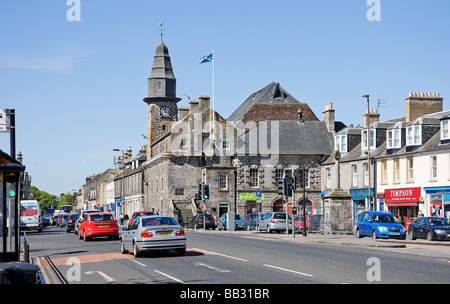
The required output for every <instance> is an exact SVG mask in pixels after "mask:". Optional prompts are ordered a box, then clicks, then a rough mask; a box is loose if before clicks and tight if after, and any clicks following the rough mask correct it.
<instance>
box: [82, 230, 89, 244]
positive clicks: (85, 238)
mask: <svg viewBox="0 0 450 304" xmlns="http://www.w3.org/2000/svg"><path fill="white" fill-rule="evenodd" d="M83 239H84V241H85V242H87V241H89V238H88V237H87V235H86V231H85V232H84V234H83Z"/></svg>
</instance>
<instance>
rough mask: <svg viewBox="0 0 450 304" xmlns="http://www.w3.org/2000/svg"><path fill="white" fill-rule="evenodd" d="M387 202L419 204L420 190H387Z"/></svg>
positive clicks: (385, 191) (385, 194) (385, 193)
mask: <svg viewBox="0 0 450 304" xmlns="http://www.w3.org/2000/svg"><path fill="white" fill-rule="evenodd" d="M384 196H385V202H386V203H395V202H404V203H407V202H418V201H419V199H420V187H419V188H403V189H386V190H384Z"/></svg>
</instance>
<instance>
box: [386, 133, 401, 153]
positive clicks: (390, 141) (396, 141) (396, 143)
mask: <svg viewBox="0 0 450 304" xmlns="http://www.w3.org/2000/svg"><path fill="white" fill-rule="evenodd" d="M401 136H402V133H401V129H394V130H389V131H387V139H386V148H387V149H400V148H401Z"/></svg>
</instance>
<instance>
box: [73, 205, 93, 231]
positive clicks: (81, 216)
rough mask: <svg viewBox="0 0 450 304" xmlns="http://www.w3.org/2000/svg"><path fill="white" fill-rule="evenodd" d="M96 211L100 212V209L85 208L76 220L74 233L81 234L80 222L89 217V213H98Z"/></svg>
mask: <svg viewBox="0 0 450 304" xmlns="http://www.w3.org/2000/svg"><path fill="white" fill-rule="evenodd" d="M96 212H99V211H98V210H84V211H82V212H81V213H80V214H79V216H78V219H77V220H76V221H75V228H74V230H73V231H74V233H75V234H79V231H80V223H81V221H82V220H83V219H86V218H87V215H88V214H89V213H96Z"/></svg>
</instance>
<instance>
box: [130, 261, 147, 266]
mask: <svg viewBox="0 0 450 304" xmlns="http://www.w3.org/2000/svg"><path fill="white" fill-rule="evenodd" d="M130 261H133V262H135V263H136V264H138V265H141V266H142V267H147V265H145V264H142V263H141V262H138V261H136V260H135V259H130Z"/></svg>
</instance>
